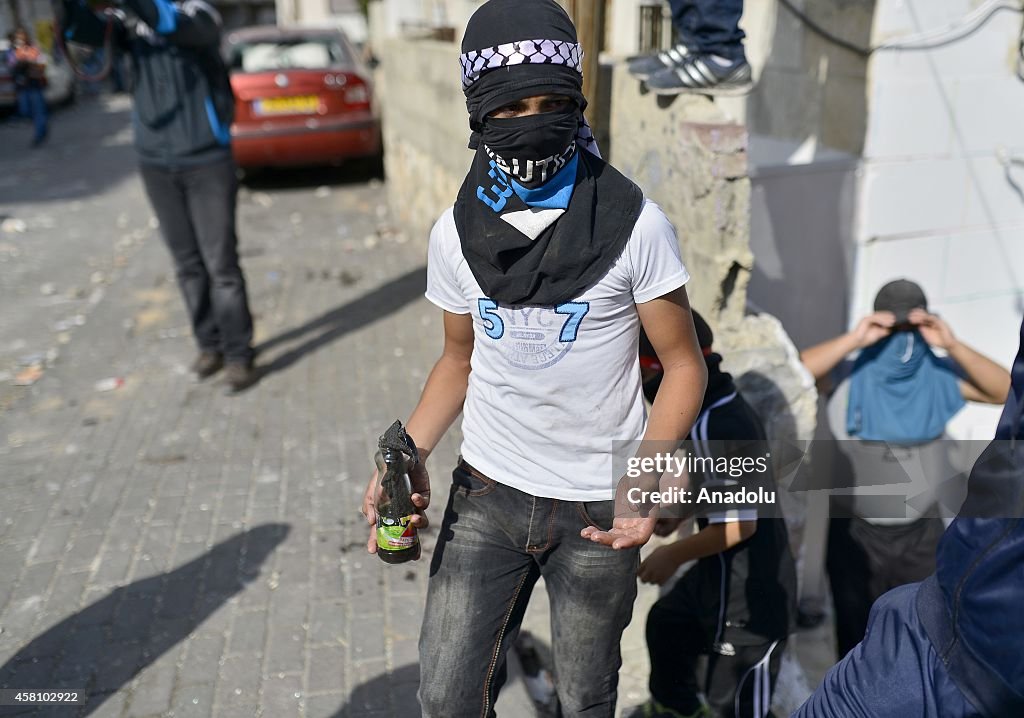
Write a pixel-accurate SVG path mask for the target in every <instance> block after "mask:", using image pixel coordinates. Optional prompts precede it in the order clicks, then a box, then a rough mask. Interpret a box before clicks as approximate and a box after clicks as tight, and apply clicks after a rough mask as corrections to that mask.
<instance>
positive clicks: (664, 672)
mask: <svg viewBox="0 0 1024 718" xmlns="http://www.w3.org/2000/svg"><path fill="white" fill-rule="evenodd" d="M684 581H686V577H685V576H684V577H683V578H682V579H680V580H679V581H678V582H677V583H676V585H675V587H673V589H672V590H671V591H669V592H668V593H667V594H665V595H664V596H662V597H661V598H660V599H658V601H657V603H655V604H654V605H653V606H652V607H651V612H650V613H649V614H648V616H647V650H648V652H649V653H650V656H651V681H650V689H651V697H652V698H654V700H656V701H658V703H661V704H662V705H663V706H665V707H666V708H670V709H672V710H674V711H678V712H679V713H681V714H682V715H690V714H692V713H695V712H696V711H697V710H698V709H699V708H700V705H701V703H700V699H699V698H698V696H697V694H698V693H699V692H701V690H702V688H701V687H700V685H699V681H698V678H697V659H698V658H699V657H700V656H701V655H706V656H707V657H708V667H707V675H706V676H705V680H704V686H703V692H704V695H705V697H706V698H707V701H708V704H709V705H710V706H711V709H712V712H713V715H715V716H719V717H720V718H768V717H770V716H771V715H772V713H771V697H772V692H773V689H774V687H775V679H776V677H777V676H778V673H779V664H780V663H781V662H782V652H783V651H784V650H785V647H786V642H785V641H784V640H779V641H767V640H766V641H764V642H763V643H754V644H750V645H736V644H734V643H730V644H728V645H729V647H730V648H731V650H730V653H731V654H732V655H725V654H724V653H723V652H718V651H716V650H715V649H714V640H715V637H714V635H713V633H714V628H712V627H711V625H710V624H709V619H710V622H711V623H712V624H713V623H714V622H715V621H716V618H717V616H718V611H719V606H718V605H711V604H708V605H694V603H693V600H692V599H691V596H692V595H693V593H694V592H693V590H692V587H687V586H685V585H684Z"/></svg>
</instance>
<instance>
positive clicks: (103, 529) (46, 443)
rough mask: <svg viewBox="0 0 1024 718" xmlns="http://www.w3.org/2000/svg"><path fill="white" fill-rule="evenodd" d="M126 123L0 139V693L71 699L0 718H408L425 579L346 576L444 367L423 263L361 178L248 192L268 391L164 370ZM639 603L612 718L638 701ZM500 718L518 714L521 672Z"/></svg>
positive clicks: (181, 328) (152, 234)
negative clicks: (407, 434)
mask: <svg viewBox="0 0 1024 718" xmlns="http://www.w3.org/2000/svg"><path fill="white" fill-rule="evenodd" d="M129 113H130V107H129V104H128V102H127V101H126V100H125V99H123V98H102V99H100V100H95V101H91V102H87V103H80V104H79V105H78V106H76V107H73V108H71V109H69V110H66V111H63V112H60V113H57V115H56V116H55V119H54V127H53V132H52V137H51V141H50V143H49V144H48V145H47V146H45V147H44V148H43V149H40V150H36V151H30V150H28V149H27V148H25V149H23V147H24V145H25V144H27V128H26V127H24V126H20V125H11V124H8V125H5V126H2V127H0V145H3V146H4V147H5V148H12V150H11V151H10V152H8V151H7V150H6V149H5V156H4V159H3V161H2V164H0V168H2V169H3V172H2V173H0V175H2V176H0V215H2V216H0V221H3V229H2V230H0V292H2V296H3V297H4V299H5V301H4V302H3V303H2V305H0V467H2V470H0V489H2V494H0V495H2V503H0V686H2V685H5V684H6V685H8V686H11V687H26V688H28V687H38V688H43V687H48V688H65V689H73V688H77V689H86V690H87V692H88V694H89V698H88V704H87V706H86V707H85V708H84V709H75V708H70V707H57V708H45V709H39V710H35V709H30V710H27V711H26V710H21V709H15V708H10V707H8V708H0V715H38V716H61V717H66V716H74V715H89V716H95V717H97V718H98V717H100V716H104V717H106V716H129V717H133V718H134V717H143V716H175V717H179V716H181V717H184V716H218V717H224V718H231V717H233V716H239V717H245V718H251V717H252V716H274V717H275V718H276V717H279V716H280V717H288V716H305V717H309V718H321V717H326V716H353V717H358V718H374V717H377V716H408V715H415V714H416V710H415V708H411V707H410V706H411V705H414V701H415V698H414V694H415V687H416V684H417V681H418V669H417V661H418V657H417V649H416V639H417V635H418V630H419V621H420V616H421V613H422V603H423V596H424V590H425V584H426V566H425V565H424V564H422V563H421V564H415V565H411V566H396V567H385V566H384V565H382V564H381V563H380V562H379V561H378V560H377V559H375V558H372V557H368V556H367V554H366V553H365V551H364V549H363V545H364V542H365V540H366V528H365V524H364V523H363V521H362V518H361V517H360V516H359V515H358V514H357V509H358V505H359V498H360V496H361V493H362V490H363V488H364V482H365V480H366V477H367V475H368V471H369V470H370V469H371V454H372V447H373V446H374V444H375V440H376V436H377V435H378V434H379V433H380V432H381V431H382V430H383V429H384V428H386V427H387V425H388V424H389V423H390V422H391V421H392V420H393V419H394V418H398V417H400V418H403V419H404V418H405V417H406V416H408V414H409V412H410V410H411V409H412V407H413V404H414V402H415V401H416V399H417V397H418V392H419V389H420V387H421V386H422V382H423V381H424V379H425V376H426V372H427V371H428V370H429V367H430V365H431V363H432V361H433V360H434V358H435V356H436V355H437V352H438V351H439V349H440V345H441V344H440V338H441V337H440V316H439V312H438V311H436V310H434V309H433V308H432V307H431V306H430V305H429V304H428V303H427V302H426V300H424V299H423V298H422V289H423V286H424V283H425V274H424V257H425V251H424V250H425V243H424V241H423V240H422V238H406V237H405V236H403V235H402V234H401V233H400V232H397V231H395V230H394V229H393V228H392V227H390V225H389V217H388V210H387V208H386V206H385V205H384V196H383V191H382V187H381V184H380V183H379V182H378V181H374V180H369V181H368V180H366V179H365V178H359V177H358V176H356V175H354V174H353V173H352V172H351V171H349V172H344V171H341V172H339V171H330V172H326V171H324V172H298V173H288V174H286V175H280V174H278V175H269V176H265V177H263V178H260V177H257V178H255V179H254V180H253V181H252V182H251V183H249V184H248V186H246V187H245V188H243V191H242V194H241V197H240V208H239V216H240V231H239V234H240V237H241V248H242V256H243V265H244V269H245V271H246V274H247V277H248V281H249V287H250V296H251V302H252V306H253V308H254V312H255V313H256V325H257V340H258V344H259V347H260V356H259V360H258V361H259V364H260V365H261V366H262V367H263V368H264V372H265V375H264V376H263V378H262V380H261V382H260V383H259V384H258V385H257V386H256V387H254V388H252V389H251V390H249V391H248V392H246V393H244V394H242V395H239V396H226V395H225V392H224V388H223V386H222V385H220V384H219V383H218V382H217V381H216V380H211V381H210V382H207V383H198V382H196V381H195V380H194V379H193V378H192V377H191V376H190V375H189V374H188V372H187V370H186V366H187V364H188V362H189V361H190V360H191V358H192V356H193V347H192V345H191V342H190V339H189V330H188V326H187V322H186V318H185V315H184V312H183V309H182V306H181V302H180V299H179V296H178V292H177V288H176V286H175V284H174V277H173V273H172V270H171V266H170V262H169V259H168V257H167V256H166V253H165V250H164V249H163V246H162V245H161V243H160V241H159V237H158V234H157V229H156V226H155V222H154V221H153V220H152V219H151V213H150V210H149V207H148V204H147V203H146V200H145V197H144V195H143V192H142V188H141V185H140V183H139V181H138V180H137V178H136V176H135V173H134V157H133V155H132V150H131V147H130V137H131V135H130V129H129V125H130V122H129ZM23 136H24V137H23ZM23 139H24V140H25V142H22V140H23ZM108 380H110V381H108ZM457 438H458V437H457V436H456V435H455V432H452V434H451V435H449V437H448V438H447V439H446V440H445V442H444V443H443V444H442V446H441V447H439V449H438V451H437V454H436V457H435V458H434V459H433V460H432V465H433V466H432V470H433V472H434V476H435V482H438V481H443V477H444V474H445V470H446V467H449V466H450V465H451V464H452V461H453V459H454V456H455V451H456V447H457ZM431 545H432V537H431V536H428V537H427V540H426V542H425V550H426V552H427V554H428V555H429V552H430V548H431ZM652 598H653V595H652V592H651V591H644V592H642V594H641V601H640V603H639V604H638V606H637V610H636V613H635V617H636V618H635V619H634V621H633V624H632V626H631V627H630V631H629V634H628V635H627V638H626V640H625V642H624V651H625V658H626V666H625V668H624V671H623V686H622V689H623V694H624V697H623V701H622V703H623V704H624V705H629V704H636V703H638V702H639V701H640V700H642V698H643V697H644V680H645V676H646V665H645V660H646V658H645V652H644V649H643V638H642V627H643V620H642V619H643V616H645V614H646V610H645V606H646V605H649V603H650V602H651V600H652ZM536 599H537V600H536V601H535V605H534V606H532V607H531V610H530V614H529V616H528V618H527V626H528V627H529V628H530V629H531V630H533V631H534V632H535V633H536V634H537V635H538V636H539V637H540V639H541V641H543V640H544V636H546V635H547V628H546V625H545V624H546V617H545V615H544V600H543V599H544V597H543V593H542V592H539V593H538V594H537V596H536ZM19 711H20V712H19ZM33 711H34V712H33ZM499 714H500V715H503V716H512V717H513V718H516V717H518V716H524V717H526V716H532V715H534V714H535V713H534V711H533V710H532V708H531V707H530V702H529V700H528V699H527V698H526V693H525V690H524V688H523V683H522V681H521V680H517V679H516V673H515V671H513V673H512V680H511V683H510V685H509V686H508V687H507V688H506V690H505V692H504V693H503V694H502V699H501V702H500V703H499Z"/></svg>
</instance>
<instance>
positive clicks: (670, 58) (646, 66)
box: [626, 43, 690, 80]
mask: <svg viewBox="0 0 1024 718" xmlns="http://www.w3.org/2000/svg"><path fill="white" fill-rule="evenodd" d="M689 52H690V51H689V50H688V49H687V47H686V45H684V44H682V43H680V44H678V45H676V46H675V47H670V48H669V49H668V50H665V51H664V52H657V53H654V54H653V55H641V56H640V57H631V58H630V59H629V60H627V64H626V67H627V68H628V69H629V74H630V75H632V76H633V77H635V78H637V79H639V80H646V79H647V78H648V77H650V76H651V75H653V74H655V73H656V72H659V71H661V70H665V69H667V68H669V67H676V66H678V65H679V64H681V63H682V61H683V58H685V57H686V56H687V55H688V54H689Z"/></svg>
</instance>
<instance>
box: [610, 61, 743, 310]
mask: <svg viewBox="0 0 1024 718" xmlns="http://www.w3.org/2000/svg"><path fill="white" fill-rule="evenodd" d="M612 77H613V82H612V95H611V97H612V100H611V128H610V132H611V152H610V159H611V162H612V164H614V165H615V166H616V167H617V168H618V169H619V170H621V171H622V172H623V173H624V174H625V175H626V176H628V177H631V178H633V180H634V181H636V182H637V183H638V184H639V185H640V187H641V188H642V189H643V191H644V194H646V195H647V196H648V197H649V198H651V199H652V200H654V201H655V202H657V203H658V204H659V205H661V207H662V208H663V209H664V210H665V213H666V214H667V215H668V217H669V219H671V220H672V223H673V224H674V225H675V227H676V231H677V232H678V234H679V243H680V248H681V250H682V254H683V260H684V261H685V263H686V265H687V267H688V268H689V270H690V274H691V275H692V276H693V277H694V281H693V282H691V284H690V287H689V292H690V298H691V301H692V302H693V305H694V307H695V308H696V309H699V310H700V311H701V312H702V313H703V314H704V315H705V316H706V318H707V319H708V320H709V321H711V322H712V323H716V324H717V323H719V322H724V323H734V322H738V321H739V320H740V319H741V318H742V316H743V312H744V304H745V299H746V285H747V282H748V281H749V276H750V269H751V265H752V262H753V255H751V253H750V227H749V215H750V181H749V180H748V179H747V133H746V130H745V128H744V127H743V126H742V125H740V124H737V123H735V122H732V121H729V120H728V119H727V118H725V117H724V116H723V115H722V114H721V113H719V112H718V111H717V109H716V106H715V104H714V103H712V102H710V101H708V100H707V99H706V98H703V97H696V96H683V95H680V96H678V97H677V98H675V100H674V101H673V102H665V101H664V100H659V99H657V98H656V97H655V96H654V95H651V94H647V93H645V91H644V88H643V85H642V84H641V83H639V82H637V81H636V80H635V79H633V78H632V77H630V76H629V73H627V72H626V71H625V70H624V69H623V67H622V66H617V67H616V68H615V70H614V71H613V73H612Z"/></svg>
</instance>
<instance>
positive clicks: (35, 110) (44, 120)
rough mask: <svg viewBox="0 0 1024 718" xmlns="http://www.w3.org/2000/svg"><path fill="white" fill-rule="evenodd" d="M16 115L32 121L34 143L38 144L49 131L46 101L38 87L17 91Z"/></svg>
mask: <svg viewBox="0 0 1024 718" xmlns="http://www.w3.org/2000/svg"><path fill="white" fill-rule="evenodd" d="M18 114H19V115H21V116H22V117H27V118H29V119H31V120H32V124H33V126H34V127H35V141H36V142H39V141H40V140H42V139H43V138H44V137H46V133H47V131H48V129H49V120H50V117H49V113H48V112H47V110H46V99H45V98H44V97H43V91H42V90H41V89H39V88H38V87H25V88H20V89H19V90H18Z"/></svg>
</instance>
